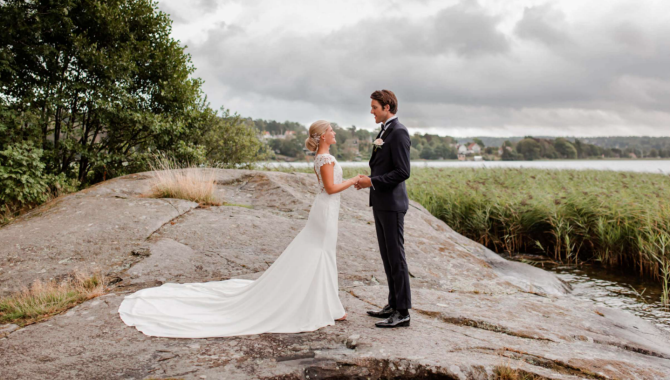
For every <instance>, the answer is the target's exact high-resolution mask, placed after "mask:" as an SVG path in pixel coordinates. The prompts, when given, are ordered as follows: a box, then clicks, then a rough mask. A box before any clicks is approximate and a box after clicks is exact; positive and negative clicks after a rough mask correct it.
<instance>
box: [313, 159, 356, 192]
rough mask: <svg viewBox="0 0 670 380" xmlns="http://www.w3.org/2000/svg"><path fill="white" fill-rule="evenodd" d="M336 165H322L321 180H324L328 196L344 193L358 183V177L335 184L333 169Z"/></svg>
mask: <svg viewBox="0 0 670 380" xmlns="http://www.w3.org/2000/svg"><path fill="white" fill-rule="evenodd" d="M334 167H335V164H334V163H333V164H323V165H321V169H320V170H321V179H322V180H323V188H324V189H326V193H328V194H336V193H339V192H340V191H344V190H346V189H348V188H349V187H351V186H352V185H353V184H355V183H356V180H357V178H358V176H356V177H354V178H349V179H348V180H346V181H344V182H342V183H337V184H335V183H333V168H334Z"/></svg>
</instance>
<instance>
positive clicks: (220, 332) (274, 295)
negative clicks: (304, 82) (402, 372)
mask: <svg viewBox="0 0 670 380" xmlns="http://www.w3.org/2000/svg"><path fill="white" fill-rule="evenodd" d="M325 163H334V164H335V167H334V170H333V173H334V174H333V175H334V178H333V180H334V181H333V182H334V183H336V184H337V183H341V182H342V168H341V167H340V165H339V164H338V163H337V161H336V160H335V157H333V156H331V155H326V154H320V155H317V156H316V157H315V158H314V168H315V169H316V173H317V176H318V177H319V185H320V187H321V192H320V193H319V194H318V195H317V196H316V198H315V199H314V203H313V204H312V209H311V210H310V212H309V218H308V219H307V224H306V225H305V227H304V228H303V229H302V231H300V233H298V235H297V236H296V237H295V238H294V239H293V241H292V242H291V243H290V244H289V245H288V247H286V249H285V250H284V252H283V253H282V254H281V255H280V256H279V257H278V258H277V260H275V262H274V263H273V264H272V265H271V266H270V267H269V268H268V269H267V270H266V271H265V272H264V273H263V275H261V276H260V277H259V278H258V279H257V280H255V281H253V280H243V279H231V280H226V281H211V282H204V283H189V284H175V283H167V284H163V285H162V286H159V287H155V288H148V289H142V290H139V291H137V292H135V293H133V294H132V295H128V296H126V297H125V298H124V300H123V301H122V303H121V306H119V315H120V317H121V319H122V320H123V322H125V323H126V324H127V325H129V326H135V327H136V328H137V329H138V330H139V331H141V332H143V333H144V334H146V335H149V336H162V337H173V338H205V337H223V336H234V335H249V334H261V333H297V332H301V331H314V330H316V329H318V328H321V327H324V326H329V325H333V324H334V323H335V319H338V318H341V317H343V316H344V314H345V312H344V307H342V303H341V302H340V299H339V296H338V285H337V265H336V262H335V246H336V244H337V220H338V215H339V211H340V194H339V193H337V194H332V195H331V194H328V193H326V191H325V190H324V188H323V179H322V178H321V171H320V168H321V166H322V165H323V164H325Z"/></svg>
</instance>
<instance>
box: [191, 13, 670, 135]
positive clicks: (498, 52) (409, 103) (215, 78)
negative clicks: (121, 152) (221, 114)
mask: <svg viewBox="0 0 670 380" xmlns="http://www.w3.org/2000/svg"><path fill="white" fill-rule="evenodd" d="M499 22H500V18H499V16H497V15H492V14H489V13H487V12H486V10H484V9H483V8H482V7H480V6H479V5H477V3H472V2H461V3H459V4H457V5H455V6H451V7H447V8H444V9H442V10H441V11H439V12H437V13H435V14H434V15H432V16H429V17H426V18H424V19H422V20H414V21H409V20H405V19H401V18H394V19H389V18H385V19H375V20H367V21H364V22H360V23H357V24H354V25H350V26H347V27H344V28H342V29H340V30H337V31H335V32H332V33H329V34H321V35H320V34H315V35H297V34H286V33H276V34H268V35H265V36H264V37H263V38H258V37H253V38H252V37H251V34H250V33H247V32H246V31H245V30H244V29H242V28H241V27H239V26H235V25H228V24H220V25H218V26H217V27H216V28H214V29H212V30H210V31H209V35H208V39H207V41H206V42H205V43H203V44H200V45H197V46H194V47H191V48H189V49H188V51H189V52H190V53H191V54H192V55H193V60H194V63H195V65H196V67H198V71H197V73H196V75H198V76H201V77H203V78H204V79H205V81H206V83H205V91H206V92H207V94H208V95H209V99H210V100H211V101H212V103H213V105H214V106H215V107H218V106H219V105H220V104H225V105H230V104H245V105H244V107H247V108H245V110H248V111H247V112H248V115H249V116H253V117H261V116H263V115H264V112H267V113H268V114H272V115H285V116H272V117H273V118H279V119H294V120H299V121H303V122H307V121H308V120H301V119H300V117H301V116H292V115H296V113H298V112H299V111H297V110H299V109H300V108H301V107H302V108H309V110H306V111H304V114H309V115H310V117H311V115H314V114H315V113H316V112H317V110H318V111H319V112H323V113H326V114H336V115H341V117H342V118H343V119H340V121H341V122H343V123H344V122H346V120H345V119H347V118H348V119H350V120H351V122H352V123H356V124H357V125H360V126H364V125H365V124H363V123H369V118H368V117H367V111H368V110H367V102H368V97H369V94H370V93H371V92H372V91H373V90H376V89H381V88H389V89H391V90H393V91H395V92H396V94H398V96H399V98H400V113H401V114H402V117H403V118H404V120H407V121H408V122H409V123H408V124H407V125H409V126H414V127H417V128H418V127H421V128H430V127H441V128H445V132H448V131H449V130H450V129H453V128H480V129H485V128H496V129H498V130H509V131H510V133H512V132H513V133H514V134H517V135H518V134H523V131H524V130H526V129H532V130H537V131H541V133H544V134H551V131H558V133H559V134H560V133H563V132H564V133H568V132H569V133H571V134H580V131H581V132H584V131H598V130H601V131H603V133H605V134H606V133H608V131H619V130H621V131H625V130H626V128H629V130H630V131H642V130H644V131H645V133H649V134H651V133H650V130H657V131H658V130H663V131H667V132H665V133H670V130H668V129H669V127H668V126H670V72H669V71H668V70H667V67H669V66H670V42H668V40H667V39H666V38H665V37H664V36H665V35H667V33H668V32H670V28H669V27H667V26H658V27H655V28H653V29H652V30H644V31H643V29H641V28H640V27H639V26H638V25H637V24H635V23H634V22H633V21H630V23H628V24H625V23H624V24H622V23H621V22H613V23H612V24H607V23H605V24H601V25H590V24H589V25H584V24H574V23H568V22H567V21H566V18H565V16H564V15H563V14H562V13H561V12H560V11H558V10H556V9H554V8H552V7H551V6H548V5H545V6H539V7H533V8H527V9H526V10H525V11H524V14H523V17H522V18H521V20H520V21H519V22H518V23H517V25H516V26H515V27H514V29H513V34H512V35H509V36H506V35H505V34H503V33H502V32H500V31H499V30H498V24H499ZM536 42H541V44H537V43H536ZM191 46H193V44H191ZM240 99H256V101H255V102H254V104H252V105H249V104H246V103H244V102H243V101H241V100H240ZM217 102H218V103H217ZM236 102H237V103H236ZM289 109H290V112H289ZM284 110H285V113H282V112H284ZM236 111H238V110H236ZM239 111H240V112H242V110H239ZM265 117H269V116H265ZM324 117H325V116H324ZM410 123H411V124H410ZM529 133H530V132H529ZM532 133H539V132H532ZM589 133H590V132H589ZM622 133H623V132H622ZM635 133H637V132H635ZM582 134H584V133H582ZM590 134H593V133H590Z"/></svg>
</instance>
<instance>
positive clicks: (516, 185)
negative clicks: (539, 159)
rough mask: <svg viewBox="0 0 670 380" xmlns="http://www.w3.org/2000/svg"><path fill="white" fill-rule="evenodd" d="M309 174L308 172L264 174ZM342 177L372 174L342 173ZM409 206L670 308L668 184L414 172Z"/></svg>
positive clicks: (667, 180)
mask: <svg viewBox="0 0 670 380" xmlns="http://www.w3.org/2000/svg"><path fill="white" fill-rule="evenodd" d="M264 169H265V170H276V171H283V172H312V169H311V168H288V167H279V168H264ZM343 169H344V177H345V178H349V177H353V176H354V175H355V174H357V173H358V172H363V171H366V170H364V169H367V168H355V167H349V168H347V167H345V168H343ZM407 191H408V195H409V197H410V198H411V199H413V200H415V201H417V202H419V203H420V204H421V205H423V206H424V207H425V208H426V209H427V210H428V211H430V212H431V213H432V214H433V215H434V216H436V217H438V218H439V219H441V220H443V221H444V222H445V223H447V224H448V225H449V226H450V227H451V228H453V229H454V230H455V231H457V232H459V233H460V234H462V235H464V236H467V237H468V238H470V239H472V240H475V241H477V242H479V243H481V244H483V245H485V246H487V247H488V248H490V249H492V250H494V251H496V252H498V253H503V252H504V253H509V254H515V253H519V252H522V253H542V254H545V255H547V256H549V257H552V258H553V259H554V260H558V261H563V262H569V263H575V264H578V263H579V262H580V261H596V262H600V263H602V264H603V265H605V266H609V267H618V268H623V269H625V270H627V271H634V272H635V273H637V274H638V275H639V276H641V277H646V278H651V279H655V280H657V281H659V282H660V283H661V285H662V286H663V296H662V302H663V303H664V304H665V305H668V304H669V303H670V177H669V176H666V175H662V174H653V173H628V172H614V171H600V170H545V169H530V168H524V169H510V168H477V169H473V168H413V169H412V176H411V178H410V179H409V180H408V181H407Z"/></svg>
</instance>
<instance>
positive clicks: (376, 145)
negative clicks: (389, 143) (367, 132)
mask: <svg viewBox="0 0 670 380" xmlns="http://www.w3.org/2000/svg"><path fill="white" fill-rule="evenodd" d="M372 144H374V148H373V151H375V150H377V149H381V148H382V145H384V140H382V139H377V140H375V141H374V142H373V143H372Z"/></svg>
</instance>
